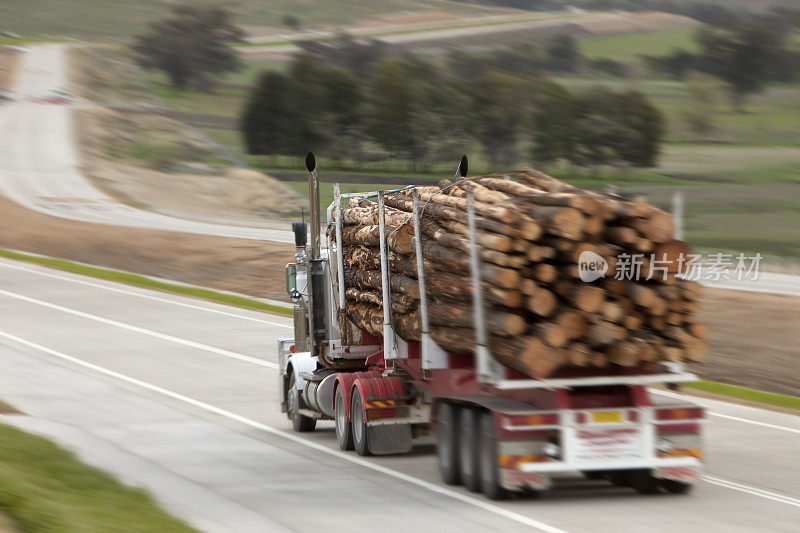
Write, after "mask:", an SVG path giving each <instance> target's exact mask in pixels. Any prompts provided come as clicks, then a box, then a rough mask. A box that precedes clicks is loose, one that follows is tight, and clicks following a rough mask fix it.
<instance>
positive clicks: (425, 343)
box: [411, 189, 448, 370]
mask: <svg viewBox="0 0 800 533" xmlns="http://www.w3.org/2000/svg"><path fill="white" fill-rule="evenodd" d="M411 198H412V200H413V206H414V209H413V212H414V251H415V252H416V255H417V281H418V283H419V317H420V322H421V324H420V326H421V329H422V369H423V370H432V369H434V368H447V367H448V366H447V354H446V353H445V351H444V350H442V349H441V347H439V345H438V344H436V342H434V340H433V339H432V338H431V335H430V332H431V329H430V321H429V320H428V293H427V289H426V288H425V267H424V258H423V257H422V232H421V231H420V227H419V191H418V190H417V189H413V190H412V191H411Z"/></svg>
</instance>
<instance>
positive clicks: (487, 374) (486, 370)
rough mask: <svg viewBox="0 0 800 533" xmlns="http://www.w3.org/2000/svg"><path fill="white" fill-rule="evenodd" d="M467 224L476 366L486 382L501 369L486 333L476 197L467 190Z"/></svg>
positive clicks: (494, 379)
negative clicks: (476, 220) (492, 353)
mask: <svg viewBox="0 0 800 533" xmlns="http://www.w3.org/2000/svg"><path fill="white" fill-rule="evenodd" d="M467 224H468V227H469V266H470V271H471V273H472V290H473V293H472V302H473V314H474V316H475V360H476V361H475V362H476V364H475V367H476V368H477V370H478V380H479V381H482V382H484V383H492V382H495V381H497V380H498V379H499V378H500V376H499V374H500V372H501V369H500V368H499V365H498V364H497V363H496V362H495V361H494V360H492V358H491V356H490V355H489V348H488V344H489V342H488V341H489V339H488V338H487V335H486V321H485V320H484V319H483V286H482V285H481V264H480V258H479V256H478V233H477V225H476V224H475V197H474V195H473V194H472V191H469V192H467Z"/></svg>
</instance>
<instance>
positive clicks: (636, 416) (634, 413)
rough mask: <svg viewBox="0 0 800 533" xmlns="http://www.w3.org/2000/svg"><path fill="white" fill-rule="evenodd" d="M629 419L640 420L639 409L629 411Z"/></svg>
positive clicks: (631, 420)
mask: <svg viewBox="0 0 800 533" xmlns="http://www.w3.org/2000/svg"><path fill="white" fill-rule="evenodd" d="M628 421H629V422H638V421H639V411H628Z"/></svg>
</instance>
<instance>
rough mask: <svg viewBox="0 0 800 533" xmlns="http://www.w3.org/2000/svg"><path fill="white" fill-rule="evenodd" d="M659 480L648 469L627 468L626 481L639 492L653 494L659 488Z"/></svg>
mask: <svg viewBox="0 0 800 533" xmlns="http://www.w3.org/2000/svg"><path fill="white" fill-rule="evenodd" d="M658 481H659V480H658V479H656V478H655V477H653V475H652V474H651V473H650V470H629V471H628V482H629V483H630V486H631V488H632V489H633V490H635V491H636V492H638V493H639V494H655V493H657V492H658V489H659V486H658V485H659V482H658Z"/></svg>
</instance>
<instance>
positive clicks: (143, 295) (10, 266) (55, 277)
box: [0, 262, 293, 329]
mask: <svg viewBox="0 0 800 533" xmlns="http://www.w3.org/2000/svg"><path fill="white" fill-rule="evenodd" d="M0 266H3V267H6V268H13V269H16V270H23V271H25V272H30V273H32V274H38V275H40V276H47V277H48V278H54V279H62V280H65V281H71V282H72V283H80V284H81V285H87V286H89V287H97V288H100V289H105V290H107V291H114V292H118V293H121V294H129V295H131V296H138V297H139V298H146V299H148V300H155V301H156V302H165V303H170V304H173V305H180V306H182V307H189V308H191V309H199V310H201V311H208V312H209V313H216V314H218V315H225V316H232V317H235V318H241V319H243V320H251V321H253V322H261V323H262V324H269V325H270V326H278V327H281V328H289V329H292V327H293V326H289V325H287V324H280V323H278V322H270V321H269V320H263V319H260V318H253V317H249V316H245V315H239V314H237V313H229V312H227V311H221V310H219V309H212V308H210V307H203V306H201V305H193V304H188V303H185V302H177V301H175V300H170V299H169V298H159V297H158V296H151V295H149V294H143V293H141V292H136V291H130V290H125V289H119V288H117V287H111V286H109V285H103V284H101V283H92V282H90V281H84V280H82V279H75V278H72V277H69V276H60V275H58V274H52V273H50V272H41V271H39V270H35V269H33V268H25V267H23V266H20V265H11V264H8V263H6V262H0Z"/></svg>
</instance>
